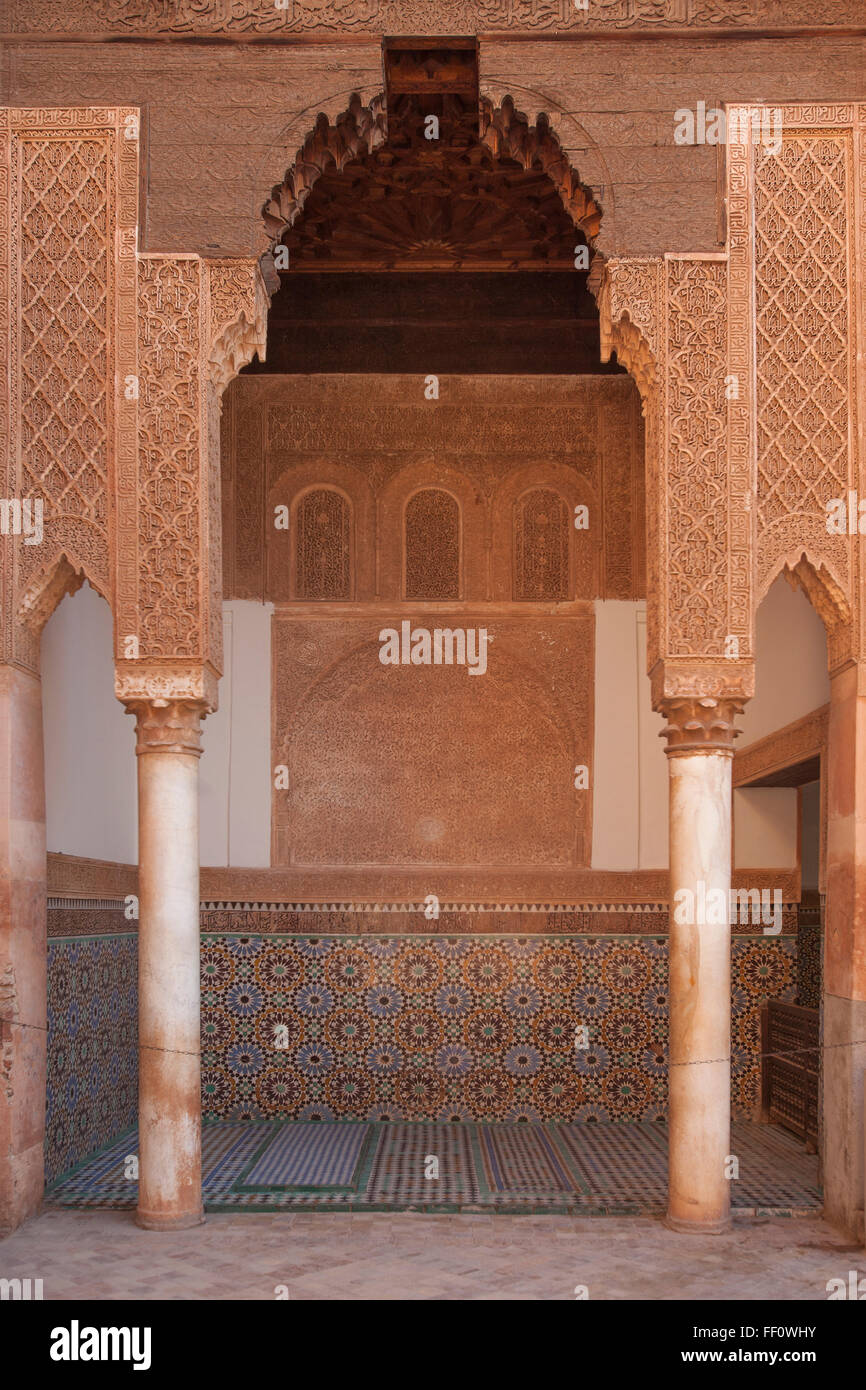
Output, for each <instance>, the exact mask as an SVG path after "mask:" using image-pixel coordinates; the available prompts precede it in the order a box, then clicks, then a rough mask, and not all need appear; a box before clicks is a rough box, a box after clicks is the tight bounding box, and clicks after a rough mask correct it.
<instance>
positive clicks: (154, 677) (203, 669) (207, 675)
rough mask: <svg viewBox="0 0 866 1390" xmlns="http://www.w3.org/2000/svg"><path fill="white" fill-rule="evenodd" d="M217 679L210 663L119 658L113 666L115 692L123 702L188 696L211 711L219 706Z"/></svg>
mask: <svg viewBox="0 0 866 1390" xmlns="http://www.w3.org/2000/svg"><path fill="white" fill-rule="evenodd" d="M218 683H219V677H218V675H217V672H216V671H214V670H213V669H212V668H211V667H208V666H196V665H194V664H190V665H184V664H183V663H171V664H168V665H165V666H153V665H145V664H143V663H141V664H140V663H138V662H135V661H118V662H116V663H115V668H114V693H115V695H116V697H117V699H118V700H120V701H121V702H122V703H123V704H130V703H131V702H134V701H135V702H142V701H143V702H153V701H156V700H169V701H177V700H187V701H190V702H192V703H194V704H196V705H201V706H202V707H203V710H204V712H205V713H212V712H213V711H214V710H215V709H216V708H217V691H218Z"/></svg>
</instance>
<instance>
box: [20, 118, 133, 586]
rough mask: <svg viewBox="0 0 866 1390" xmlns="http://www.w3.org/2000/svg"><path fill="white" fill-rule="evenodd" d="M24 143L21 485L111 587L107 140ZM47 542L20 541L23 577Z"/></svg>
mask: <svg viewBox="0 0 866 1390" xmlns="http://www.w3.org/2000/svg"><path fill="white" fill-rule="evenodd" d="M18 148H19V160H20V164H19V170H18V175H19V180H20V183H19V187H20V199H21V205H20V228H21V240H20V280H19V285H20V304H19V313H20V340H19V341H20V358H19V363H20V368H19V370H20V375H19V383H20V384H19V390H20V399H19V410H20V421H21V424H20V429H21V435H20V440H21V453H20V459H21V477H20V480H19V488H20V493H21V495H22V496H25V497H30V498H41V499H42V501H43V503H44V508H45V523H46V528H47V529H49V531H50V533H51V534H53V536H54V537H55V538H56V539H58V540H62V541H71V542H72V544H73V549H74V552H75V554H76V557H77V558H79V559H80V560H82V561H86V562H87V565H88V570H89V572H90V573H91V574H92V575H93V577H94V579H95V580H96V582H97V583H101V585H102V586H103V587H107V585H108V546H107V535H106V501H107V477H108V461H107V450H108V411H109V403H108V400H107V391H108V380H109V377H110V372H109V325H108V304H109V296H108V276H109V273H110V267H109V246H110V244H111V232H112V228H111V227H110V226H109V222H110V208H109V165H110V160H109V150H108V144H107V139H106V136H105V135H102V134H100V135H98V136H95V137H94V138H92V139H88V138H79V139H68V138H67V139H62V140H58V139H51V138H34V139H22V140H21V141H20V143H19V146H18ZM28 549H29V554H28ZM41 551H42V548H41V547H39V546H34V547H30V548H28V547H22V548H21V549H20V551H19V565H20V570H19V584H20V585H22V586H24V585H26V583H27V580H28V578H29V574H30V572H32V571H33V570H35V569H36V568H37V567H38V566H39V564H40V563H41V562H42V560H43V558H44V553H40V552H41Z"/></svg>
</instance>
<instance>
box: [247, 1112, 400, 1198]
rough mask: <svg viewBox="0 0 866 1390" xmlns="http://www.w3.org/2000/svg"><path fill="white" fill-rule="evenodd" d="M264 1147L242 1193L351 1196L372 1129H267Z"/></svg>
mask: <svg viewBox="0 0 866 1390" xmlns="http://www.w3.org/2000/svg"><path fill="white" fill-rule="evenodd" d="M265 1128H266V1129H269V1131H270V1132H268V1133H266V1135H265V1138H264V1140H263V1142H262V1145H261V1147H260V1149H259V1151H258V1153H256V1154H255V1156H254V1158H253V1160H252V1162H251V1163H250V1164H249V1165H248V1166H247V1168H246V1170H245V1171H244V1173H243V1174H242V1175H241V1178H240V1179H239V1181H238V1183H237V1190H238V1191H246V1190H251V1191H265V1192H269V1191H270V1190H271V1188H273V1187H278V1188H295V1189H298V1188H300V1189H303V1190H306V1189H309V1190H311V1191H313V1192H315V1191H317V1190H321V1189H331V1190H333V1189H340V1190H346V1191H353V1190H355V1189H356V1187H357V1182H356V1178H357V1175H358V1167H359V1162H360V1159H361V1155H362V1154H363V1152H364V1151H365V1149H366V1148H367V1147H368V1146H369V1140H370V1135H371V1133H372V1129H373V1126H372V1125H364V1124H348V1125H346V1124H339V1123H337V1122H335V1121H326V1122H325V1123H320V1124H313V1123H308V1124H303V1123H301V1124H291V1123H288V1124H278V1125H273V1126H267V1127H265Z"/></svg>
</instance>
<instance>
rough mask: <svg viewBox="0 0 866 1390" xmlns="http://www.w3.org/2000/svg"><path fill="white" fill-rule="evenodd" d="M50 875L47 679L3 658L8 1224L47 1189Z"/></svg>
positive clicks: (2, 1215)
mask: <svg viewBox="0 0 866 1390" xmlns="http://www.w3.org/2000/svg"><path fill="white" fill-rule="evenodd" d="M45 877H46V859H45V772H44V754H43V745H42V687H41V683H40V681H39V678H38V676H35V675H31V674H29V673H28V672H26V671H22V670H19V669H18V668H17V667H15V666H8V665H0V1233H2V1232H5V1231H9V1230H12V1229H14V1227H16V1226H18V1225H20V1223H21V1222H22V1221H24V1220H25V1219H26V1218H27V1217H28V1216H31V1215H32V1214H33V1213H34V1212H35V1211H37V1210H38V1208H39V1205H40V1203H41V1201H42V1192H43V1188H44V1175H45V1168H44V1143H45V1079H46V1042H47V1034H46V1023H47V1017H46V1010H47V941H46V936H47V931H46V882H45Z"/></svg>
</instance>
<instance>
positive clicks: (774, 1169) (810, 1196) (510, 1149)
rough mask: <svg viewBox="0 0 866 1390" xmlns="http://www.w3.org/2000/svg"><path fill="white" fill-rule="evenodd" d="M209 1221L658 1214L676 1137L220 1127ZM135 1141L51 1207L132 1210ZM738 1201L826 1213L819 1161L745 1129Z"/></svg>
mask: <svg viewBox="0 0 866 1390" xmlns="http://www.w3.org/2000/svg"><path fill="white" fill-rule="evenodd" d="M202 1150H203V1170H204V1181H203V1186H204V1198H205V1206H206V1208H207V1210H208V1211H223V1210H236V1209H238V1208H255V1209H257V1210H259V1211H279V1210H285V1209H289V1210H293V1211H321V1210H329V1211H345V1212H356V1211H366V1212H373V1211H392V1212H405V1211H419V1212H443V1211H446V1212H447V1211H455V1212H456V1211H463V1212H465V1211H484V1210H495V1211H499V1212H510V1213H515V1214H517V1213H559V1214H562V1215H571V1214H579V1215H617V1216H630V1215H657V1214H661V1213H663V1212H664V1210H665V1205H666V1195H667V1130H666V1127H665V1126H664V1125H662V1124H659V1123H656V1122H648V1123H638V1124H575V1125H567V1124H562V1125H557V1124H511V1125H505V1124H502V1125H481V1124H468V1123H467V1124H445V1123H443V1124H438V1123H433V1124H406V1123H400V1124H366V1123H361V1122H357V1123H351V1122H337V1121H334V1122H327V1121H326V1122H319V1123H304V1122H300V1121H294V1122H293V1121H289V1122H282V1123H249V1124H211V1125H206V1126H205V1127H204V1131H203V1142H202ZM135 1152H136V1137H135V1132H134V1131H130V1132H129V1133H128V1134H127V1135H124V1136H122V1137H121V1138H120V1139H118V1140H116V1141H115V1142H114V1143H113V1144H111V1145H110V1146H109V1147H108V1148H107V1149H106V1150H105V1151H104V1152H103V1153H101V1154H99V1155H97V1156H96V1157H94V1158H92V1159H90V1160H88V1161H86V1162H85V1163H83V1164H81V1165H80V1166H79V1167H78V1168H77V1169H75V1170H73V1171H72V1172H71V1173H70V1174H67V1175H66V1176H65V1177H64V1178H61V1179H59V1180H58V1182H57V1183H56V1184H55V1185H54V1186H53V1187H52V1188H51V1189H50V1191H49V1194H48V1198H47V1200H48V1203H49V1204H50V1205H53V1206H66V1207H77V1208H91V1209H93V1208H102V1209H107V1208H128V1207H132V1206H134V1205H135V1201H136V1197H137V1183H136V1182H135V1179H134V1177H132V1176H129V1175H128V1174H129V1173H130V1169H131V1168H132V1165H131V1164H130V1161H129V1160H130V1159H131V1158H134V1155H135ZM731 1152H732V1155H733V1156H735V1157H736V1159H737V1161H738V1163H739V1175H738V1177H737V1178H736V1180H735V1181H733V1182H732V1189H731V1198H732V1204H733V1207H734V1209H735V1210H736V1211H738V1212H739V1213H740V1214H742V1215H752V1216H755V1215H781V1216H792V1215H793V1216H800V1215H811V1214H813V1213H815V1212H818V1211H820V1209H821V1193H820V1190H819V1188H818V1186H817V1159H816V1158H815V1157H814V1156H810V1155H808V1154H807V1153H806V1152H805V1150H804V1148H803V1146H802V1144H800V1143H799V1142H798V1141H797V1140H796V1139H794V1138H792V1137H791V1136H790V1135H788V1134H786V1133H785V1132H784V1131H783V1130H781V1129H777V1128H775V1127H771V1126H766V1125H753V1124H748V1123H735V1124H734V1125H733V1127H732V1138H731Z"/></svg>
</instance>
